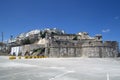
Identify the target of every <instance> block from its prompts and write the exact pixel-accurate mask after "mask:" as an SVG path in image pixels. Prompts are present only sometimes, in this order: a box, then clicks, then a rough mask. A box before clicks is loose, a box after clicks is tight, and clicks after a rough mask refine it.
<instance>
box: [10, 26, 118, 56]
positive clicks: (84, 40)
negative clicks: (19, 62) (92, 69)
mask: <svg viewBox="0 0 120 80" xmlns="http://www.w3.org/2000/svg"><path fill="white" fill-rule="evenodd" d="M40 33H42V34H43V33H44V36H43V35H42V36H41V34H40ZM36 35H37V37H36ZM30 36H31V35H29V38H31V37H30ZM32 36H33V38H34V37H35V39H37V40H36V41H35V42H34V43H32V44H24V45H14V46H11V53H10V54H11V55H13V53H14V54H16V55H20V54H21V55H23V56H24V55H27V54H26V52H27V53H28V54H29V56H34V55H36V56H41V55H42V56H46V57H90V58H92V57H94V58H106V57H117V56H118V53H119V44H118V42H117V41H102V35H100V34H97V35H96V36H95V37H90V36H89V34H88V33H87V32H80V33H78V34H66V33H64V31H63V30H57V29H56V28H55V29H45V30H43V31H42V32H41V31H38V33H36V34H32ZM20 41H21V39H20V38H19V40H18V39H16V40H14V41H13V42H12V41H11V42H10V44H13V43H17V44H18V43H19V44H20ZM35 51H36V52H35Z"/></svg>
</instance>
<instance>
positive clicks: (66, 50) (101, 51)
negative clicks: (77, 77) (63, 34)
mask: <svg viewBox="0 0 120 80" xmlns="http://www.w3.org/2000/svg"><path fill="white" fill-rule="evenodd" d="M52 43H53V44H52V46H49V48H50V53H49V55H50V56H49V57H104V58H105V57H116V56H117V54H118V43H117V42H114V41H113V42H112V41H110V42H109V41H107V42H104V43H103V42H101V41H92V40H86V41H81V42H80V41H68V42H67V41H60V42H57V43H56V42H55V43H54V42H52ZM58 43H59V44H58Z"/></svg>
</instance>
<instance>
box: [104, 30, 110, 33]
mask: <svg viewBox="0 0 120 80" xmlns="http://www.w3.org/2000/svg"><path fill="white" fill-rule="evenodd" d="M102 32H103V33H107V32H110V29H103V30H102Z"/></svg>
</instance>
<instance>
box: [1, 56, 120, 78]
mask: <svg viewBox="0 0 120 80" xmlns="http://www.w3.org/2000/svg"><path fill="white" fill-rule="evenodd" d="M0 80H120V59H119V58H42V59H16V60H9V58H8V57H7V56H0Z"/></svg>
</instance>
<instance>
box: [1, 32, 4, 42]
mask: <svg viewBox="0 0 120 80" xmlns="http://www.w3.org/2000/svg"><path fill="white" fill-rule="evenodd" d="M1 36H2V38H1V40H2V43H3V40H4V35H3V32H2V33H1Z"/></svg>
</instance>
